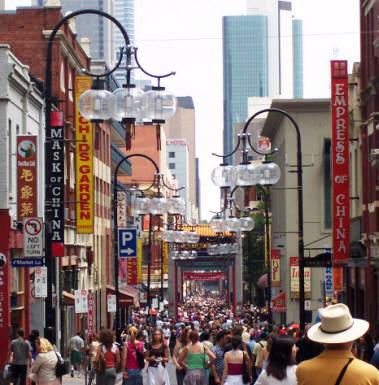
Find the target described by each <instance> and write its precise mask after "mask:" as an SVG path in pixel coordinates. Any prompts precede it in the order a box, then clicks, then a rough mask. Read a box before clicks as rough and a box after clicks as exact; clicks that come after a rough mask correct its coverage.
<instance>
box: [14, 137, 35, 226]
mask: <svg viewBox="0 0 379 385" xmlns="http://www.w3.org/2000/svg"><path fill="white" fill-rule="evenodd" d="M37 195H38V193H37V137H36V136H34V135H27V136H17V218H18V220H19V221H22V220H23V218H28V217H35V216H37Z"/></svg>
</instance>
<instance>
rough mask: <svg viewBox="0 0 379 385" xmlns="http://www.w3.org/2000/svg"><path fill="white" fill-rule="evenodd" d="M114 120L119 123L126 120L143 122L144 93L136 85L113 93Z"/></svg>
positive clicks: (126, 86) (127, 86)
mask: <svg viewBox="0 0 379 385" xmlns="http://www.w3.org/2000/svg"><path fill="white" fill-rule="evenodd" d="M113 95H114V108H113V118H114V119H115V120H118V121H120V122H121V121H122V120H124V119H131V120H138V121H140V120H142V114H143V110H144V109H143V95H144V93H143V91H142V90H141V89H139V88H137V87H135V86H134V85H125V86H124V87H121V88H117V89H116V90H115V91H113Z"/></svg>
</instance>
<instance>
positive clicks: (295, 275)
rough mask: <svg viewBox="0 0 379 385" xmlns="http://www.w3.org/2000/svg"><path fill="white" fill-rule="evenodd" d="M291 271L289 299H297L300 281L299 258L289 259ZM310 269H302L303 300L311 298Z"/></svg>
mask: <svg viewBox="0 0 379 385" xmlns="http://www.w3.org/2000/svg"><path fill="white" fill-rule="evenodd" d="M290 269H291V298H299V296H300V282H299V281H300V280H299V258H298V257H290ZM311 289H312V287H311V268H310V267H304V292H305V298H307V299H309V298H311Z"/></svg>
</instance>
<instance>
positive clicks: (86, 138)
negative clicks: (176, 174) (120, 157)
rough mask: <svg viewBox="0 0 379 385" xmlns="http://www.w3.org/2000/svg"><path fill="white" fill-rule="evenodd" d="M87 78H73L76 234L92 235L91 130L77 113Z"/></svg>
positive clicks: (88, 78)
mask: <svg viewBox="0 0 379 385" xmlns="http://www.w3.org/2000/svg"><path fill="white" fill-rule="evenodd" d="M91 85H92V80H91V78H90V77H89V76H77V77H76V78H75V105H76V109H75V110H76V113H75V122H76V127H75V141H76V146H75V158H76V184H75V190H76V193H75V196H76V202H77V203H76V232H77V233H79V234H92V233H93V227H94V198H93V196H94V194H93V191H94V185H93V174H94V169H93V128H92V123H90V122H88V120H86V119H84V118H83V116H82V115H81V114H80V112H79V108H78V102H79V97H80V95H81V94H82V93H83V92H84V91H86V90H88V89H90V88H91Z"/></svg>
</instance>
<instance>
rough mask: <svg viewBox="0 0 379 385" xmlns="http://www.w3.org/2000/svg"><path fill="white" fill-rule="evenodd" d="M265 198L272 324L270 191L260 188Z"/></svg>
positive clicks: (269, 319) (268, 281) (269, 317)
mask: <svg viewBox="0 0 379 385" xmlns="http://www.w3.org/2000/svg"><path fill="white" fill-rule="evenodd" d="M262 191H263V193H264V200H265V223H266V250H267V291H268V293H267V302H268V304H267V306H268V308H267V315H268V322H269V324H270V325H271V324H272V311H271V286H272V282H271V237H270V218H269V214H270V191H269V188H267V190H265V189H264V188H262Z"/></svg>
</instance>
